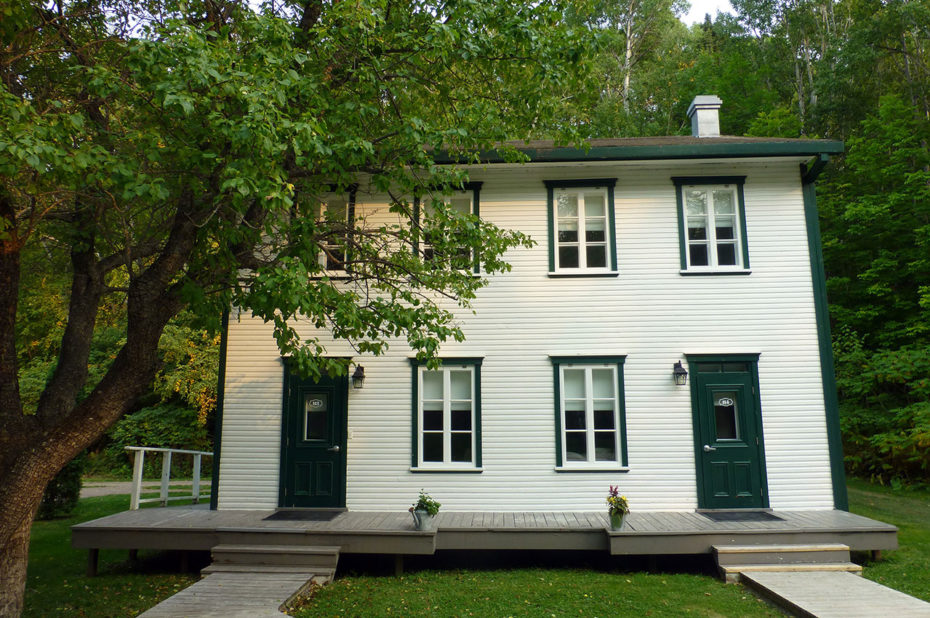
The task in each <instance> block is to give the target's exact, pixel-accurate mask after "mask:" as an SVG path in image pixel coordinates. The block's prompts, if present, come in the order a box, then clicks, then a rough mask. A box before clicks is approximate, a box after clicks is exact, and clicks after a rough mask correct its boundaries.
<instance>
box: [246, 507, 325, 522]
mask: <svg viewBox="0 0 930 618" xmlns="http://www.w3.org/2000/svg"><path fill="white" fill-rule="evenodd" d="M340 513H342V511H317V510H311V509H289V510H287V511H278V512H277V513H272V514H271V515H269V516H268V517H266V518H265V519H263V520H262V521H332V520H333V519H335V518H336V516H337V515H339V514H340Z"/></svg>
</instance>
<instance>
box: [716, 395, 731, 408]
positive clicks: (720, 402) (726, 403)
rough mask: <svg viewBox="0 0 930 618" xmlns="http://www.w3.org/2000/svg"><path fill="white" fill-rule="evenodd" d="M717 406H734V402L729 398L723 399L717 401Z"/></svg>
mask: <svg viewBox="0 0 930 618" xmlns="http://www.w3.org/2000/svg"><path fill="white" fill-rule="evenodd" d="M717 405H718V406H732V405H733V400H732V399H730V398H729V397H721V398H720V399H718V400H717Z"/></svg>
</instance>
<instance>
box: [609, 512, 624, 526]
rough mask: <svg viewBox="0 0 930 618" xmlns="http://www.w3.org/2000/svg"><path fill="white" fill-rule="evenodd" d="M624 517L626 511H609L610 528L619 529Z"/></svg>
mask: <svg viewBox="0 0 930 618" xmlns="http://www.w3.org/2000/svg"><path fill="white" fill-rule="evenodd" d="M625 518H626V513H610V529H611V530H619V529H620V528H622V527H623V520H624V519H625Z"/></svg>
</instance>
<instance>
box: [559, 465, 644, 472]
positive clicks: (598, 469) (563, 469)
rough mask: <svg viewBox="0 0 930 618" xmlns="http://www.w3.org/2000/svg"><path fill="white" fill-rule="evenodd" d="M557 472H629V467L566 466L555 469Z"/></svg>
mask: <svg viewBox="0 0 930 618" xmlns="http://www.w3.org/2000/svg"><path fill="white" fill-rule="evenodd" d="M554 470H555V471H556V472H629V471H630V468H629V466H616V467H610V466H602V467H596V468H580V467H579V468H571V467H565V466H556V467H555V468H554Z"/></svg>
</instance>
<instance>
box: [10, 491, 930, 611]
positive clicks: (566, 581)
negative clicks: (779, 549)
mask: <svg viewBox="0 0 930 618" xmlns="http://www.w3.org/2000/svg"><path fill="white" fill-rule="evenodd" d="M849 495H850V504H851V507H852V511H853V512H855V513H859V514H861V515H865V516H866V517H873V518H875V519H880V520H882V521H886V522H889V523H892V524H895V525H897V526H898V528H899V529H900V533H899V542H900V544H901V547H902V548H901V549H899V550H897V551H894V552H887V553H886V554H885V556H884V557H883V559H882V560H881V561H879V562H874V563H872V562H866V563H865V566H866V569H865V576H866V577H868V578H870V579H873V580H875V581H877V582H880V583H883V584H886V585H888V586H891V587H892V588H896V589H898V590H902V591H904V592H907V593H909V594H912V595H914V596H916V597H919V598H922V599H925V600H927V601H930V491H926V490H923V491H892V490H891V489H888V488H884V487H880V486H876V485H871V484H869V483H866V482H864V481H859V480H855V479H853V480H851V481H850V482H849ZM127 506H128V497H127V496H106V497H102V498H87V499H84V500H81V502H80V504H79V506H78V508H77V510H76V512H75V513H74V515H73V516H72V517H70V518H68V519H61V520H55V521H44V522H36V524H35V525H34V526H33V530H32V544H31V546H30V553H29V578H28V582H27V584H26V609H25V612H24V614H23V615H24V616H26V617H34V616H35V617H38V616H42V617H45V616H134V615H136V614H138V613H139V612H141V611H144V610H145V609H148V608H150V607H152V606H153V605H155V604H156V603H158V602H159V601H161V600H162V599H165V598H167V597H169V596H171V595H172V594H174V593H175V592H177V591H178V590H181V589H183V588H185V587H187V586H188V585H190V584H191V583H193V582H194V581H196V579H197V576H196V575H182V574H179V573H178V572H177V569H178V564H177V562H176V561H175V560H174V557H173V556H171V555H166V554H157V553H149V554H146V553H143V554H141V556H140V562H139V564H137V565H136V566H133V565H132V564H131V563H130V562H129V561H128V557H127V552H125V551H101V552H100V574H99V575H98V576H97V577H93V578H88V577H85V576H84V570H85V567H86V560H87V552H86V550H77V549H72V548H71V539H70V532H69V528H70V526H71V525H73V524H75V523H78V522H82V521H87V520H89V519H95V518H97V517H103V516H104V515H108V514H110V513H115V512H118V511H122V510H125V509H126V508H127ZM345 558H346V560H344V561H343V562H342V564H343V565H344V566H351V565H352V564H353V563H352V561H351V560H350V558H351V557H350V556H345ZM859 558H860V559H864V558H866V556H865V555H862V556H859ZM524 562H526V561H524ZM529 562H531V563H532V560H530V561H529ZM541 562H543V561H541ZM410 563H411V564H410V566H412V567H413V569H412V570H411V571H410V572H408V573H407V574H406V575H404V576H403V577H393V576H385V575H381V574H379V572H386V571H389V570H390V568H389V567H390V564H392V563H384V564H382V565H381V566H380V567H379V568H380V571H375V572H374V573H373V572H372V569H366V568H363V567H362V566H360V565H364V562H362V561H358V560H357V561H356V562H355V563H354V564H355V565H356V571H357V572H350V573H349V574H348V575H345V576H341V577H340V578H339V579H338V580H337V581H335V582H333V583H332V584H331V585H329V586H326V587H325V588H323V589H321V590H319V591H318V592H317V593H316V594H315V595H314V597H313V598H311V599H310V600H309V601H308V602H307V603H306V605H305V606H304V609H303V610H301V612H300V613H299V615H300V616H303V617H305V618H310V617H311V616H313V617H317V616H337V615H338V616H394V615H398V614H401V615H407V616H426V615H429V616H469V615H474V616H546V617H549V616H568V615H584V616H607V615H619V614H625V615H636V616H639V615H642V616H681V615H689V616H715V617H722V616H734V617H735V616H781V615H783V614H781V613H780V612H778V611H776V610H774V609H772V608H771V607H770V606H768V605H766V604H765V603H763V602H762V601H760V600H758V599H757V598H756V597H755V596H754V595H753V594H751V593H750V592H748V591H746V590H745V589H744V588H743V587H741V586H735V585H724V584H723V583H722V582H720V581H719V580H717V579H715V578H713V577H711V576H708V575H704V574H700V573H698V572H696V571H700V570H701V568H700V567H695V565H694V563H691V564H684V566H683V568H682V569H681V571H684V572H674V573H672V572H666V573H662V572H659V573H647V572H644V570H636V569H637V568H638V567H636V566H634V567H632V568H630V567H629V566H626V567H625V566H624V564H625V563H622V562H617V563H608V562H606V561H601V562H599V563H598V564H596V565H593V566H591V567H589V568H577V567H578V566H579V565H577V564H574V565H572V566H573V567H575V568H564V567H563V566H551V565H552V561H551V560H550V561H548V562H547V563H546V564H547V565H548V566H539V564H535V565H530V566H528V565H527V564H523V565H520V566H519V568H502V567H501V565H500V564H492V565H472V566H471V567H469V568H462V564H463V563H462V562H461V561H459V562H458V563H457V565H455V566H452V567H450V568H436V569H431V568H427V567H428V565H429V564H430V563H429V562H428V561H425V560H424V561H420V562H417V561H410ZM465 564H468V563H465ZM661 566H662V568H663V570H665V571H674V570H676V569H675V568H674V567H673V566H672V564H671V563H670V562H668V561H666V562H664V563H663V564H662V565H661ZM689 571H690V572H689Z"/></svg>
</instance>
